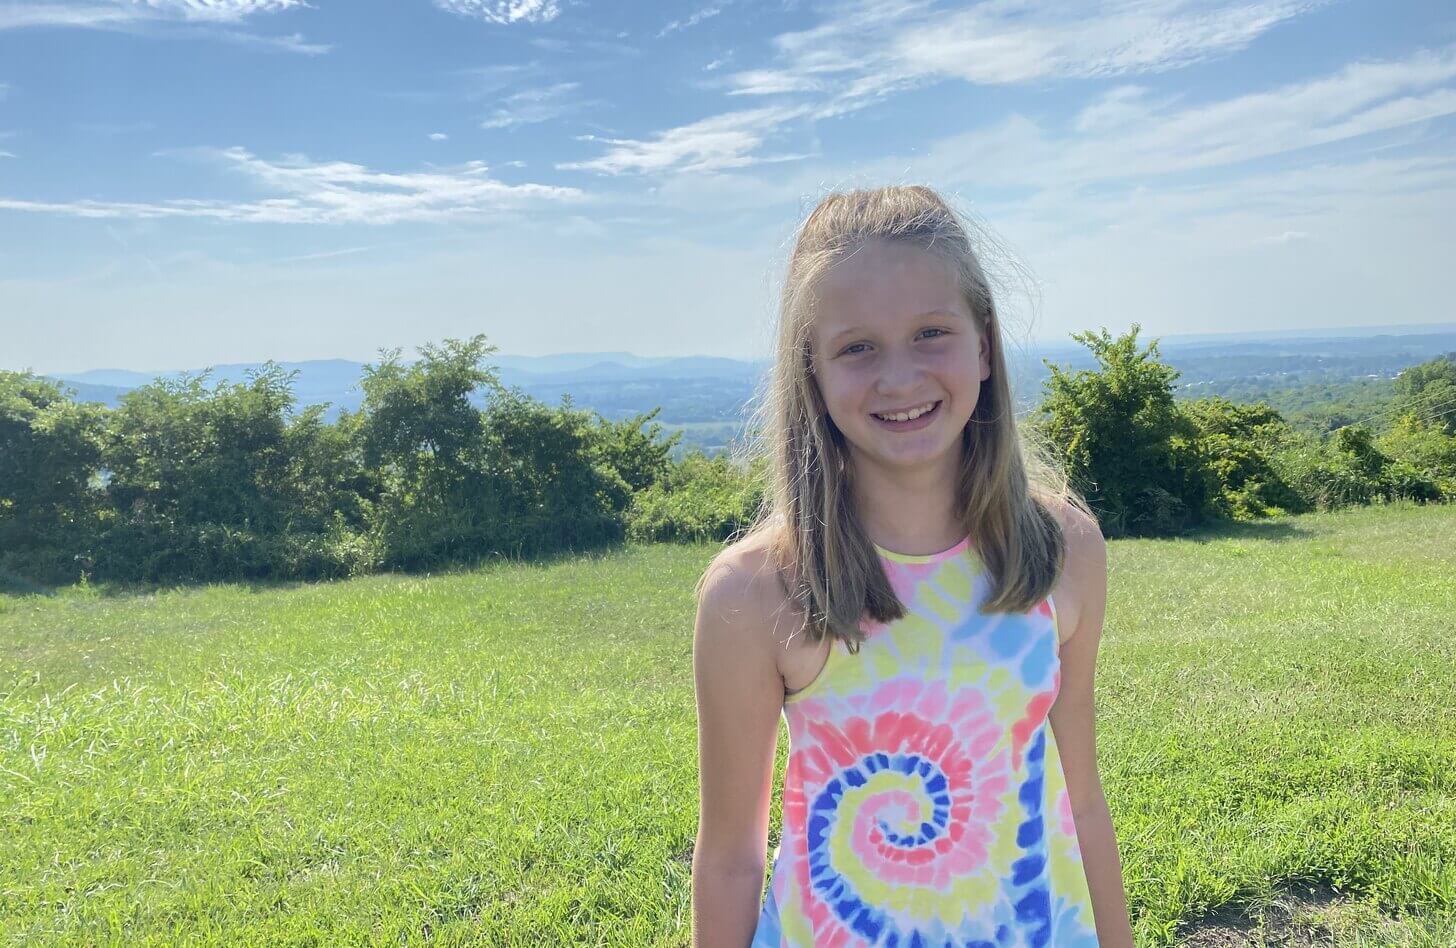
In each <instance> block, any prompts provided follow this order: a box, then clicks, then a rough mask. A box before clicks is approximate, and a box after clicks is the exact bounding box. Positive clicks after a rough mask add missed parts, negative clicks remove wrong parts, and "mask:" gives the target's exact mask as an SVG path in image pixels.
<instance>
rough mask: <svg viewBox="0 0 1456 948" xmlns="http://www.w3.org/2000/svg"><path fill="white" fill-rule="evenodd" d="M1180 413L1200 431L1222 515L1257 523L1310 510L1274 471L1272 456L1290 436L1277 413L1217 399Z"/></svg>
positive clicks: (1205, 400)
mask: <svg viewBox="0 0 1456 948" xmlns="http://www.w3.org/2000/svg"><path fill="white" fill-rule="evenodd" d="M1182 410H1183V411H1184V412H1185V413H1186V414H1187V415H1188V417H1189V418H1190V419H1191V420H1192V421H1193V424H1194V425H1195V426H1196V427H1197V428H1198V442H1199V449H1200V451H1201V452H1202V454H1203V456H1204V459H1205V461H1206V462H1207V463H1208V465H1209V467H1210V469H1211V470H1212V472H1213V474H1214V477H1215V479H1216V481H1217V483H1218V493H1217V495H1216V496H1215V503H1216V504H1217V506H1218V508H1219V511H1220V513H1222V514H1223V515H1224V516H1227V517H1229V518H1231V519H1234V520H1255V519H1258V518H1260V517H1269V516H1277V515H1279V514H1281V513H1296V512H1299V511H1302V510H1306V509H1308V505H1307V504H1306V503H1305V502H1304V500H1303V498H1301V497H1300V495H1299V494H1298V493H1297V492H1296V491H1295V490H1294V489H1293V488H1291V487H1290V486H1289V484H1288V483H1286V482H1285V481H1284V479H1283V478H1282V477H1281V476H1280V474H1279V472H1278V470H1276V469H1275V467H1274V462H1273V455H1274V453H1275V451H1276V450H1277V449H1278V446H1279V444H1280V443H1281V442H1282V441H1283V440H1284V439H1285V438H1287V437H1288V436H1289V434H1290V433H1291V432H1290V429H1289V426H1288V425H1287V424H1286V423H1285V422H1284V419H1283V418H1281V417H1280V415H1279V413H1278V412H1277V411H1275V410H1274V409H1273V408H1270V407H1269V406H1268V405H1265V404H1263V403H1258V404H1253V405H1241V404H1237V403H1235V402H1232V401H1229V400H1228V399H1226V398H1222V397H1219V396H1213V397H1211V398H1202V399H1198V400H1196V401H1190V402H1185V403H1183V405H1182Z"/></svg>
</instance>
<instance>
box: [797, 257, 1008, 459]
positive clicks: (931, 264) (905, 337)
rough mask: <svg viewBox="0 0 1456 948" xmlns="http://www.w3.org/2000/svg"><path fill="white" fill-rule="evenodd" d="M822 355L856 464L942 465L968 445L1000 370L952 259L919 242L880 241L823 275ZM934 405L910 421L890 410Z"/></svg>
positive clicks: (816, 344) (816, 357) (828, 397)
mask: <svg viewBox="0 0 1456 948" xmlns="http://www.w3.org/2000/svg"><path fill="white" fill-rule="evenodd" d="M813 364H814V371H815V373H816V375H817V377H818V381H819V391H820V393H821V395H822V397H823V398H824V403H825V406H826V407H827V408H828V410H829V417H830V418H831V419H833V421H834V424H835V425H836V426H838V428H839V430H840V431H841V432H842V433H843V434H844V436H845V439H846V440H847V441H848V443H849V452H850V456H851V459H852V461H853V463H855V464H856V465H858V464H861V463H864V462H866V461H868V462H870V463H872V464H877V465H879V466H883V467H893V468H905V467H922V466H926V465H927V464H929V465H931V466H934V465H936V464H938V463H940V462H943V461H944V460H945V459H946V458H947V457H948V456H954V453H955V452H958V451H959V450H960V438H961V432H962V430H963V429H964V428H965V426H966V423H967V422H968V421H969V420H970V417H971V413H972V412H973V411H975V408H976V401H977V399H978V398H979V397H980V393H981V382H982V381H984V380H985V379H987V378H990V376H991V363H990V359H989V357H988V355H987V351H986V340H985V334H984V333H983V332H981V331H980V330H978V329H977V328H976V323H975V319H974V318H973V317H972V316H971V313H970V310H969V308H968V307H967V305H966V302H965V300H964V299H963V298H962V297H961V294H960V291H959V289H958V287H957V286H956V282H955V279H954V277H953V276H952V274H951V269H950V267H949V265H947V264H946V263H944V262H942V261H941V260H940V259H939V258H938V257H935V256H933V255H932V254H930V253H928V252H926V251H924V250H921V249H919V248H917V247H913V246H911V245H909V244H904V243H897V242H890V241H870V242H869V243H866V244H865V245H864V246H863V247H861V248H860V250H859V251H858V252H857V253H854V254H851V255H850V256H849V257H847V258H845V259H843V260H841V261H840V262H839V263H838V264H837V265H836V266H834V267H833V268H832V269H831V270H830V272H829V273H828V274H827V275H826V276H825V277H824V279H823V280H821V282H820V286H819V293H818V305H817V309H816V312H815V325H814V337H813ZM932 405H933V406H934V408H933V409H932V410H931V411H930V412H929V413H928V414H925V415H922V416H920V417H918V418H915V419H913V420H910V421H905V422H896V421H889V420H884V419H883V418H881V417H877V416H880V415H884V414H886V413H889V414H896V413H908V414H913V413H914V412H916V411H923V410H924V409H925V408H926V407H927V406H932Z"/></svg>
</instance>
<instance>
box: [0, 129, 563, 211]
mask: <svg viewBox="0 0 1456 948" xmlns="http://www.w3.org/2000/svg"><path fill="white" fill-rule="evenodd" d="M197 153H198V154H199V155H201V156H202V157H203V158H205V159H209V160H213V161H216V162H218V163H220V164H221V165H222V167H223V168H225V169H226V170H228V171H230V172H232V173H235V174H239V175H242V176H244V177H246V178H247V179H249V180H250V181H251V183H252V184H254V185H255V186H257V187H259V188H261V189H263V190H266V191H268V192H271V194H272V195H273V196H272V197H268V198H264V199H262V200H255V201H212V200H185V199H177V200H170V201H161V202H133V201H95V200H86V201H68V202H47V201H31V200H21V199H15V198H0V210H11V211H29V212H33V213H44V214H58V215H64V216H69V217H82V218H102V219H106V218H137V219H158V218H205V219H212V220H224V221H237V222H245V223H266V224H379V225H385V224H397V223H402V222H417V221H444V220H453V219H458V218H465V217H479V216H483V215H485V216H488V215H490V214H496V213H509V212H511V211H514V210H518V209H521V208H526V207H534V206H538V205H540V204H572V203H578V202H581V201H584V200H585V199H586V196H585V195H584V194H583V193H582V192H581V191H580V190H578V189H576V188H569V187H558V186H555V185H543V184H518V185H511V184H505V183H504V182H501V181H498V180H496V179H495V178H493V177H491V175H490V169H489V168H488V167H487V166H486V164H485V163H484V162H478V161H475V162H469V163H467V164H465V165H462V166H460V167H457V168H454V169H444V170H433V171H425V172H409V173H397V172H383V171H372V170H370V169H368V168H366V167H364V166H363V165H358V164H353V163H351V162H344V161H326V162H317V161H311V160H310V159H308V158H307V157H304V156H301V155H292V156H288V157H285V158H282V159H279V160H276V161H268V160H265V159H262V158H259V157H257V156H256V155H254V154H252V153H251V152H249V151H247V150H246V149H243V148H226V149H200V150H198V152H197Z"/></svg>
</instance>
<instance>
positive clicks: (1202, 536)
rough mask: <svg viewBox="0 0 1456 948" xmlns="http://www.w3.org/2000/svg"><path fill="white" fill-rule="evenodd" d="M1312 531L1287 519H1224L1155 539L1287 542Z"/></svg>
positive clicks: (1303, 536) (1194, 541) (1298, 538)
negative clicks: (1175, 534)
mask: <svg viewBox="0 0 1456 948" xmlns="http://www.w3.org/2000/svg"><path fill="white" fill-rule="evenodd" d="M1314 535H1315V534H1314V531H1312V530H1310V529H1308V528H1307V527H1301V526H1299V525H1297V524H1295V523H1292V522H1291V521H1289V520H1285V519H1278V520H1256V521H1246V520H1225V521H1221V522H1219V523H1215V524H1211V525H1208V526H1204V527H1199V528H1198V529H1196V530H1190V531H1188V532H1187V533H1181V534H1179V535H1177V536H1175V537H1167V538H1163V537H1158V538H1156V539H1170V540H1184V541H1188V542H1192V543H1216V542H1218V541H1220V540H1264V541H1266V542H1269V543H1287V542H1289V541H1291V540H1307V539H1309V538H1310V537H1312V536H1314Z"/></svg>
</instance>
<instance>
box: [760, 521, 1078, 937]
mask: <svg viewBox="0 0 1456 948" xmlns="http://www.w3.org/2000/svg"><path fill="white" fill-rule="evenodd" d="M880 552H881V561H882V563H883V564H884V566H885V570H886V573H887V575H888V577H889V579H890V581H891V584H892V585H893V586H894V588H895V590H896V592H897V594H899V596H900V598H901V601H902V602H903V603H905V605H906V609H907V614H906V615H905V616H904V617H903V618H901V619H899V620H897V621H895V622H893V623H890V624H888V625H881V624H876V623H873V622H867V623H866V626H865V630H866V635H867V638H866V641H865V642H864V644H863V645H862V646H861V648H860V652H859V654H858V655H850V654H849V653H848V652H847V651H845V650H844V649H843V646H841V645H838V644H836V645H835V646H834V648H833V649H831V652H830V656H829V660H828V662H827V663H826V664H825V666H824V669H823V671H821V672H820V675H819V677H818V678H817V679H816V680H815V681H814V683H813V684H811V685H810V686H809V687H807V688H805V689H804V690H802V691H800V692H798V693H795V694H793V695H791V696H790V697H789V698H788V699H787V700H786V702H785V705H784V716H785V719H786V720H787V722H788V726H789V739H790V750H789V763H788V768H787V770H786V772H785V775H784V796H783V836H782V841H781V843H780V845H779V849H778V850H777V851H776V852H775V854H774V866H773V875H772V882H771V885H770V889H769V892H768V894H767V896H766V898H765V900H764V904H763V909H762V912H761V914H760V917H759V922H758V927H757V929H756V931H755V934H754V942H753V944H754V946H756V948H767V946H774V945H778V946H810V945H813V946H820V945H827V946H848V945H879V946H896V948H902V946H930V945H935V946H946V945H949V946H956V948H960V946H970V948H1013V946H1046V945H1054V946H1057V948H1061V946H1063V945H1067V946H1075V948H1090V946H1095V945H1096V944H1097V940H1096V933H1095V930H1094V928H1093V925H1092V912H1091V901H1090V896H1089V894H1088V890H1087V884H1086V878H1085V875H1084V874H1083V870H1082V864H1081V853H1080V850H1079V849H1078V847H1077V840H1076V829H1075V824H1074V822H1073V820H1072V818H1071V810H1070V803H1069V800H1068V797H1067V792H1066V785H1065V781H1064V779H1063V774H1062V770H1061V765H1060V761H1059V759H1058V757H1057V754H1056V743H1055V735H1054V734H1053V733H1052V730H1051V727H1050V721H1049V717H1048V715H1049V712H1050V709H1051V707H1052V705H1053V703H1054V702H1055V699H1056V694H1057V691H1058V689H1059V687H1060V681H1061V670H1060V665H1059V662H1058V655H1057V644H1056V621H1055V611H1054V607H1053V605H1052V603H1051V601H1050V600H1046V601H1044V602H1042V603H1041V604H1039V605H1038V607H1037V608H1035V609H1033V610H1031V611H1030V612H1027V613H1025V614H995V613H992V614H982V613H980V612H979V609H978V608H977V607H978V605H979V603H980V602H982V601H983V600H984V597H985V596H986V595H987V594H988V593H989V586H988V583H987V580H986V577H985V576H984V572H983V570H982V569H981V568H980V563H979V561H978V560H977V559H976V557H975V555H974V553H973V552H971V551H970V548H969V539H967V540H963V541H962V542H961V543H960V544H957V546H956V547H953V548H951V549H950V550H947V551H945V552H944V553H940V554H934V555H931V556H921V557H904V556H901V555H900V554H894V553H889V552H888V551H884V550H881V551H880Z"/></svg>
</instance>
